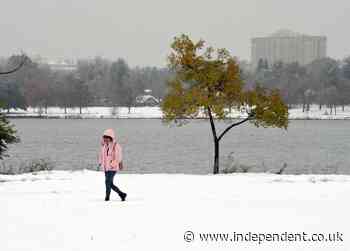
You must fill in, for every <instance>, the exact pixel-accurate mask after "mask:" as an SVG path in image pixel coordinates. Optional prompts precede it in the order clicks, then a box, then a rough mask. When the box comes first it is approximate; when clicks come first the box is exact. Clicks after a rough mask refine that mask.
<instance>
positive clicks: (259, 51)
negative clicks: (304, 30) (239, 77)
mask: <svg viewBox="0 0 350 251" xmlns="http://www.w3.org/2000/svg"><path fill="white" fill-rule="evenodd" d="M326 56H327V38H326V37H324V36H309V35H304V34H299V33H295V32H292V31H290V30H279V31H277V32H276V33H274V34H272V35H271V36H267V37H257V38H253V39H252V48H251V63H252V67H253V69H256V67H257V66H258V62H259V60H260V59H262V60H264V61H265V60H267V62H268V64H269V65H270V66H271V65H273V64H274V63H276V62H279V61H281V62H283V63H294V62H298V63H299V64H301V65H306V64H309V63H311V62H312V61H314V60H315V59H320V58H324V57H326Z"/></svg>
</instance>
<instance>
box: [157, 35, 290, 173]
mask: <svg viewBox="0 0 350 251" xmlns="http://www.w3.org/2000/svg"><path fill="white" fill-rule="evenodd" d="M171 48H172V51H171V54H170V55H169V57H168V60H169V68H170V70H171V71H173V72H174V77H173V78H172V79H170V80H169V82H168V85H169V91H168V94H167V95H166V97H165V98H164V99H163V102H162V104H161V109H162V111H163V114H164V118H163V119H164V121H165V122H167V123H170V122H175V123H176V124H177V125H183V124H184V123H182V122H184V121H188V120H189V119H194V118H198V115H199V114H200V112H201V111H204V112H205V114H206V117H207V118H209V122H210V126H211V131H212V135H213V141H214V151H215V153H214V167H213V173H214V174H217V173H219V143H220V141H221V140H222V138H223V137H224V136H225V135H226V133H227V132H229V131H230V130H231V129H232V128H234V127H236V126H239V125H241V124H243V123H245V122H248V121H249V122H251V123H253V124H254V125H255V126H257V127H259V126H262V127H278V128H284V129H287V126H288V108H287V106H286V105H285V104H284V102H283V100H282V98H281V96H280V94H279V92H278V90H267V89H265V88H262V87H260V86H259V85H257V86H256V87H255V88H254V89H244V82H243V81H242V79H241V76H240V69H239V66H238V63H237V61H236V60H235V58H234V57H232V56H231V55H230V54H229V52H228V51H227V50H226V49H217V50H214V48H212V47H206V46H205V42H204V41H203V40H200V41H198V42H196V43H195V42H193V41H192V40H191V39H190V38H189V37H188V36H186V35H181V36H180V37H175V39H174V42H173V43H172V45H171ZM241 108H246V109H247V117H246V118H244V119H242V120H240V121H233V122H232V123H231V124H230V125H229V126H228V127H227V128H226V129H225V130H223V131H222V132H218V131H217V129H216V124H215V121H216V120H225V119H229V115H230V111H231V110H232V109H241Z"/></svg>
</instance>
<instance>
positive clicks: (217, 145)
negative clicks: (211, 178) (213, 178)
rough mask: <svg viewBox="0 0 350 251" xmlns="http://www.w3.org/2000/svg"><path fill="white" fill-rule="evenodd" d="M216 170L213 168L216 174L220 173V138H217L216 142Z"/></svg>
mask: <svg viewBox="0 0 350 251" xmlns="http://www.w3.org/2000/svg"><path fill="white" fill-rule="evenodd" d="M214 148H215V149H214V152H215V154H214V170H213V173H214V174H218V173H219V157H220V155H219V141H218V140H215V142H214Z"/></svg>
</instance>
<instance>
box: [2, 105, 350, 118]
mask: <svg viewBox="0 0 350 251" xmlns="http://www.w3.org/2000/svg"><path fill="white" fill-rule="evenodd" d="M0 112H2V113H3V114H4V116H5V117H7V118H11V119H12V118H13V119H15V118H19V119H22V118H29V119H162V118H163V113H162V111H161V108H160V107H158V106H152V107H130V108H129V107H93V106H92V107H85V108H82V110H81V113H80V111H79V108H67V109H66V110H64V108H60V107H48V108H47V110H46V111H45V109H43V108H37V107H28V108H27V110H22V109H17V110H15V109H11V110H10V112H9V113H7V111H6V110H1V111H0ZM246 117H247V113H246V112H245V111H243V110H242V111H238V110H232V111H231V112H230V113H229V114H228V118H227V120H234V119H245V118H246ZM189 119H194V120H197V119H202V120H204V119H205V120H206V119H209V118H208V117H207V116H206V115H205V113H203V112H199V114H198V116H197V117H196V118H189ZM289 120H350V107H349V106H346V107H345V110H344V111H343V110H342V109H338V110H337V112H336V114H334V112H333V113H331V112H330V109H328V108H323V109H321V110H320V109H319V108H318V106H315V105H313V106H311V107H310V111H304V112H303V110H302V107H294V108H291V109H289Z"/></svg>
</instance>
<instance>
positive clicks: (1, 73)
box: [0, 56, 27, 75]
mask: <svg viewBox="0 0 350 251" xmlns="http://www.w3.org/2000/svg"><path fill="white" fill-rule="evenodd" d="M26 60H27V57H26V56H23V60H22V62H21V63H20V64H19V65H17V67H15V68H13V69H12V70H9V71H5V72H0V75H6V74H11V73H14V72H16V71H18V70H19V69H21V68H22V66H23V65H24V64H25V62H26Z"/></svg>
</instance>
